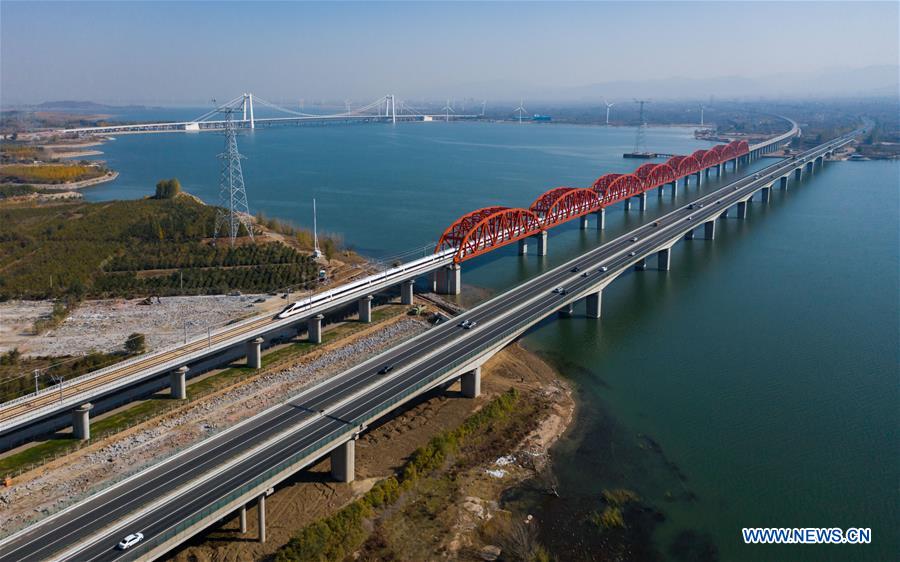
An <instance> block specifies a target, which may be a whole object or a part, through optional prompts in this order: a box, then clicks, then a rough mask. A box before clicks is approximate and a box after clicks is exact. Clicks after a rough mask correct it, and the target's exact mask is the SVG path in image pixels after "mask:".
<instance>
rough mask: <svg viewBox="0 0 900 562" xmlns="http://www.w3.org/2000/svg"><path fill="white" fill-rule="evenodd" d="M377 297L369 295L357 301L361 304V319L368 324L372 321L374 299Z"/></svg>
mask: <svg viewBox="0 0 900 562" xmlns="http://www.w3.org/2000/svg"><path fill="white" fill-rule="evenodd" d="M374 298H375V297H373V296H372V295H367V296H365V297H362V298H361V299H359V300H358V301H357V304H358V306H359V321H360V322H363V323H364V324H368V323H369V322H371V321H372V300H373V299H374Z"/></svg>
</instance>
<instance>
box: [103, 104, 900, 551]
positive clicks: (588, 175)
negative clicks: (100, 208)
mask: <svg viewBox="0 0 900 562" xmlns="http://www.w3.org/2000/svg"><path fill="white" fill-rule="evenodd" d="M200 112H202V111H199V112H197V113H200ZM633 137H634V132H633V131H632V130H628V129H619V128H602V127H577V126H566V125H517V124H506V123H504V124H490V123H450V124H446V123H418V124H401V125H397V126H391V125H383V124H368V125H355V126H330V127H303V128H273V129H257V130H256V131H255V132H252V133H248V134H244V135H242V136H241V137H240V138H239V145H240V149H241V151H242V152H243V153H244V154H245V155H246V156H247V159H246V160H245V161H244V175H245V180H246V184H247V193H248V197H249V201H250V207H251V211H252V212H254V213H255V212H257V211H263V212H264V213H265V214H267V215H270V216H276V217H279V218H284V219H289V220H291V221H293V222H295V223H298V224H301V225H305V226H309V225H311V223H312V199H313V197H315V198H316V199H317V205H318V211H319V225H320V229H323V230H325V231H328V232H333V233H338V234H340V235H342V236H343V238H344V240H345V242H346V243H347V244H348V245H350V246H352V247H354V248H355V249H357V250H358V251H360V252H361V253H363V254H365V255H368V256H371V257H375V258H380V259H386V258H389V257H392V256H396V255H400V254H408V255H413V254H414V253H415V252H416V249H419V253H421V248H423V247H425V246H427V245H428V244H433V242H434V241H435V240H437V238H438V237H439V236H440V234H441V232H442V231H443V229H444V228H445V227H446V226H447V225H448V224H449V223H450V222H452V221H453V220H454V219H455V218H456V217H457V216H459V215H460V214H462V213H464V212H466V211H469V210H472V209H475V208H478V207H483V206H487V205H497V204H500V205H509V206H528V205H529V204H530V203H531V202H532V201H533V200H534V199H535V198H536V197H537V196H538V195H539V194H540V193H542V192H543V191H545V190H546V189H549V188H551V187H555V186H560V185H569V186H586V185H589V184H590V183H591V182H592V181H593V180H594V179H595V178H596V177H598V176H599V175H601V174H602V173H606V172H625V171H630V170H632V169H634V168H635V167H636V166H637V165H638V164H640V162H639V161H634V160H625V159H623V158H622V157H621V154H622V153H623V152H625V151H627V150H630V149H631V148H632V143H633ZM222 140H223V139H222V137H221V136H220V135H216V134H208V133H204V134H155V135H135V136H121V137H119V138H118V139H117V140H116V141H114V142H110V143H107V144H106V145H104V146H103V147H102V148H101V150H103V151H104V152H105V154H104V155H103V156H102V158H105V159H106V160H108V161H109V163H110V165H111V166H112V167H113V168H114V169H116V170H118V171H119V172H120V173H121V175H120V176H119V178H118V180H116V181H115V182H113V183H109V184H105V185H102V186H98V187H96V188H93V189H91V190H89V191H87V192H86V195H87V197H88V198H89V199H90V200H105V199H115V198H136V197H142V196H145V195H147V194H150V193H151V192H152V190H153V185H154V184H155V182H156V181H157V180H158V179H160V178H163V177H172V176H176V177H178V178H179V179H180V180H181V182H182V184H183V186H184V188H185V189H186V190H187V191H189V192H191V193H193V194H195V195H198V196H199V197H201V198H202V199H204V200H205V201H207V202H210V203H215V202H216V201H217V198H218V188H217V179H218V173H219V167H218V166H219V162H218V160H217V159H216V154H217V153H219V152H220V151H221V149H222ZM647 144H648V147H649V148H651V149H653V150H656V151H658V152H665V153H690V152H691V151H693V150H696V149H697V148H704V147H708V146H710V144H709V143H704V142H701V141H696V140H694V139H693V137H692V131H691V130H688V129H678V128H659V129H656V128H651V129H649V130H648V132H647ZM766 163H767V161H762V162H756V163H753V164H752V165H751V166H750V167H748V168H745V170H752V169H756V168H759V167H762V166H764V165H765V164H766ZM898 172H900V165H898V163H891V162H834V163H829V164H828V165H827V166H826V167H825V169H824V170H823V171H821V172H816V174H815V176H814V177H813V178H812V179H810V180H808V181H807V180H804V181H803V182H802V183H801V184H800V185H799V186H798V185H794V184H793V182H792V184H791V186H790V189H789V190H788V191H787V192H781V191H776V192H775V194H774V197H773V199H772V201H771V203H770V204H769V205H768V206H763V205H762V204H760V203H758V202H754V203H753V204H752V205H751V209H750V211H749V218H748V220H738V219H735V218H729V219H726V220H725V221H724V222H723V225H722V226H721V227H720V228H719V229H717V238H716V240H715V241H714V242H709V241H704V240H693V241H686V242H684V243H681V244H678V245H677V246H676V247H675V249H674V252H673V257H672V270H671V271H669V272H665V273H660V272H657V271H653V270H648V271H644V272H634V273H630V274H627V275H625V276H623V277H622V278H620V279H619V280H618V281H617V282H616V283H614V284H613V285H612V286H611V287H610V288H608V289H607V290H606V291H605V294H604V297H603V307H604V310H603V318H602V320H600V321H596V320H588V319H585V318H583V317H582V316H578V315H576V316H575V317H573V318H568V319H556V318H554V319H549V320H547V321H545V322H543V323H542V324H540V325H539V326H537V327H536V328H535V329H533V330H532V331H531V332H530V333H529V334H528V335H526V336H525V338H524V341H525V343H526V345H527V346H528V347H529V348H531V349H534V350H537V351H540V352H542V353H544V354H546V355H547V356H549V357H551V358H552V359H553V360H554V362H555V363H556V364H557V365H560V366H561V368H562V370H563V373H564V374H565V375H566V376H567V377H568V378H569V379H570V380H572V381H573V382H574V384H575V386H576V388H577V395H578V399H579V403H580V409H579V413H578V419H577V422H576V424H575V426H574V427H573V429H572V430H571V431H570V432H569V434H568V436H567V437H566V438H565V439H564V440H563V441H562V442H561V443H560V445H559V446H558V447H556V449H555V452H554V459H555V463H554V465H555V467H556V471H557V473H558V475H559V477H560V481H561V498H560V499H559V500H550V499H545V498H533V497H532V498H528V497H523V498H513V499H512V500H511V501H519V502H526V503H528V504H529V508H530V509H533V510H534V511H535V512H536V514H537V516H538V518H539V519H540V520H541V521H542V527H543V530H544V540H545V541H547V542H549V543H550V546H551V547H553V550H554V551H555V552H556V553H557V554H558V555H559V558H560V559H561V560H572V559H574V560H577V559H602V558H603V557H602V556H601V555H600V554H599V553H600V552H602V549H603V546H602V544H601V539H600V535H599V534H598V533H597V532H596V530H593V529H592V528H591V527H590V524H588V523H587V521H586V518H587V517H588V515H589V514H590V513H591V512H592V511H594V510H597V509H601V508H602V504H601V501H600V495H601V491H602V490H603V489H605V488H628V489H631V490H634V491H635V492H636V493H637V494H638V495H639V496H640V497H641V498H642V503H643V504H644V505H647V506H651V507H652V508H653V509H655V510H656V511H658V512H660V513H661V514H662V516H659V515H656V516H654V517H649V516H648V517H644V519H646V520H647V521H652V522H651V523H647V522H646V521H644V522H643V523H641V524H640V525H635V528H632V529H630V530H629V532H631V533H633V534H634V536H635V537H637V538H638V540H640V541H643V542H644V543H645V544H646V545H647V546H648V547H649V548H645V549H639V550H638V551H635V552H633V553H632V555H631V559H654V558H655V557H656V556H659V557H662V558H665V559H674V560H679V559H690V560H698V559H704V557H705V556H707V555H709V556H713V555H714V553H717V556H718V558H719V559H722V560H762V559H767V560H788V559H790V560H810V561H812V560H859V561H863V560H866V561H868V560H889V559H896V555H897V553H898V552H900V532H898V528H900V491H898V482H900V439H898V437H900V436H898V427H900V384H898V383H900V379H898V365H900V357H898V341H900V335H898V318H900V306H898V294H900V286H898V267H900V265H898V264H900V251H898V248H900V243H898V232H900V225H898V209H900V182H898V176H900V174H898ZM731 177H732V176H731V175H730V174H729V175H728V176H726V177H725V178H723V179H724V180H725V181H727V180H728V179H729V178H731ZM714 185H716V183H715V182H712V183H711V184H710V185H709V186H704V188H703V189H704V191H705V190H706V189H707V188H708V187H711V186H714ZM697 193H698V190H697V188H696V187H691V188H690V189H689V190H688V191H685V190H682V192H681V193H680V194H679V197H678V199H677V200H675V201H673V200H672V199H671V198H670V197H669V196H668V195H666V196H665V197H664V198H662V199H658V198H657V197H656V196H655V195H651V197H650V206H649V209H648V210H647V212H646V213H644V214H643V215H642V214H641V213H639V212H637V211H634V210H632V211H629V212H625V211H623V210H622V209H621V208H619V207H614V208H612V209H610V210H609V211H607V216H608V226H607V230H606V231H603V232H597V231H596V230H594V229H593V226H592V228H591V229H590V230H588V231H585V232H582V231H579V230H578V229H577V228H576V227H575V225H569V226H564V227H561V228H559V229H556V230H555V231H553V232H552V233H551V236H550V242H549V244H550V246H549V248H550V255H549V256H547V258H545V259H539V258H537V257H535V256H534V255H529V256H526V257H519V256H517V255H516V254H515V251H514V250H513V249H512V248H507V249H503V250H500V251H497V252H494V253H493V254H491V255H488V256H485V257H481V258H478V259H475V260H471V261H469V262H466V263H465V264H464V265H463V282H464V284H469V285H473V286H477V287H480V288H483V289H485V290H483V291H469V295H479V296H478V297H470V298H469V299H468V300H469V301H471V300H474V299H475V298H485V295H487V294H490V293H494V292H497V291H501V290H504V289H506V288H509V287H511V286H513V285H514V284H516V283H518V282H521V281H522V280H524V279H526V278H528V277H529V276H531V275H534V274H535V273H537V272H540V271H542V270H544V269H546V268H547V267H551V266H553V265H556V264H559V263H561V262H563V261H564V260H567V259H569V258H571V257H573V256H574V255H576V254H577V253H579V252H581V251H583V250H585V249H587V248H591V247H595V246H597V245H598V244H600V243H602V242H603V241H604V240H608V239H610V238H612V237H614V236H616V235H617V234H620V233H622V232H623V231H625V230H627V229H628V228H630V227H632V226H634V225H636V224H639V223H641V222H643V221H646V220H649V219H651V218H652V217H654V216H657V215H659V214H661V213H664V212H666V211H667V210H669V209H672V208H673V206H675V205H677V204H683V202H684V201H687V200H688V199H689V198H693V197H696V195H697ZM463 298H464V299H465V298H466V295H464V297H463ZM576 310H580V309H576ZM750 526H761V527H778V526H782V527H871V528H872V530H873V542H872V544H871V545H867V546H780V547H775V546H745V545H743V544H742V541H741V528H742V527H750ZM642 533H644V534H642ZM647 534H649V537H651V539H647V538H646V536H648V535H647ZM673 545H677V546H673ZM710 559H714V558H710Z"/></svg>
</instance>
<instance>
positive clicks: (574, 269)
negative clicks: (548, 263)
mask: <svg viewBox="0 0 900 562" xmlns="http://www.w3.org/2000/svg"><path fill="white" fill-rule="evenodd" d="M569 271H571V272H572V273H578V272H579V271H581V268H580V267H578V266H577V265H576V266H575V267H573V268H572V269H570V270H569Z"/></svg>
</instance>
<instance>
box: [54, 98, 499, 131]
mask: <svg viewBox="0 0 900 562" xmlns="http://www.w3.org/2000/svg"><path fill="white" fill-rule="evenodd" d="M254 104H256V108H257V109H259V108H264V109H265V111H266V112H267V116H266V117H257V116H256V111H255V110H254ZM235 111H236V112H237V114H239V115H240V117H241V118H240V119H234V120H233V123H234V126H235V127H236V128H239V129H256V128H257V127H271V126H277V125H302V124H305V123H360V122H362V123H397V122H401V121H406V122H410V121H425V122H427V121H457V120H460V119H478V118H479V117H482V115H477V114H462V113H456V112H455V111H454V110H453V109H452V108H450V106H449V104H448V105H447V106H446V107H445V108H444V109H443V113H429V112H427V111H425V110H421V109H418V108H416V107H413V106H411V105H410V104H409V103H407V102H405V101H402V100H398V99H397V98H396V97H395V96H394V95H393V94H388V95H385V96H382V97H380V98H378V99H377V100H375V101H373V102H371V103H368V104H366V105H363V106H361V107H356V108H351V107H349V105H348V106H347V108H346V109H345V110H344V111H341V112H338V113H328V114H325V113H321V114H319V113H306V112H303V111H295V110H293V109H288V108H286V107H282V106H280V105H278V104H275V103H272V102H270V101H266V100H265V99H263V98H260V97H259V96H254V95H253V94H252V93H244V94H241V95H239V96H237V97H235V98H233V99H231V100H228V101H227V102H225V103H223V104H220V105H217V106H216V107H215V108H214V109H211V110H209V111H207V112H206V113H204V114H203V115H200V116H199V117H196V118H195V119H191V120H190V121H164V122H158V123H136V124H130V125H108V126H99V127H75V128H70V129H54V130H51V131H46V132H44V133H42V134H44V135H48V134H77V135H89V134H134V133H177V132H202V131H220V130H223V129H225V128H226V126H227V121H226V120H225V119H221V115H222V114H223V113H225V112H232V113H234V112H235ZM270 114H271V115H270Z"/></svg>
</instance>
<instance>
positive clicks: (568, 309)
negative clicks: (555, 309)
mask: <svg viewBox="0 0 900 562" xmlns="http://www.w3.org/2000/svg"><path fill="white" fill-rule="evenodd" d="M573 314H575V305H574V304H573V303H569V304H567V305H566V306H564V307H562V308H560V309H559V315H560V316H562V317H563V318H567V317H569V316H572V315H573Z"/></svg>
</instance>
